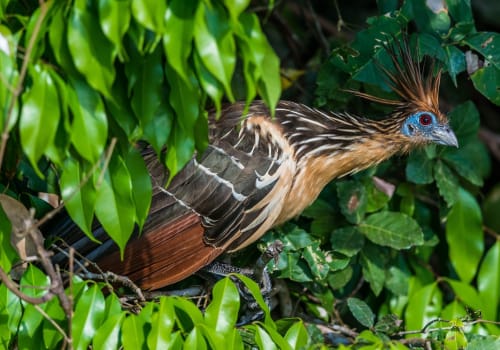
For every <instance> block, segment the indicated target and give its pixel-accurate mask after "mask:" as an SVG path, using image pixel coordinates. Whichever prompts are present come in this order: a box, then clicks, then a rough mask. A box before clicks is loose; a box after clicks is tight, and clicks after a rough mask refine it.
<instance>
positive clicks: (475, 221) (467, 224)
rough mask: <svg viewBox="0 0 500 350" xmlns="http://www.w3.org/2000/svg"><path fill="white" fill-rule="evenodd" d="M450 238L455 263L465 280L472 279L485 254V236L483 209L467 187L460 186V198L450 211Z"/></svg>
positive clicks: (452, 260) (447, 228) (449, 242)
mask: <svg viewBox="0 0 500 350" xmlns="http://www.w3.org/2000/svg"><path fill="white" fill-rule="evenodd" d="M446 240H447V242H448V246H449V256H450V262H451V264H452V265H453V267H454V268H455V271H456V272H457V274H458V276H459V277H460V279H461V280H462V281H463V282H465V283H468V282H470V281H471V280H472V279H473V278H474V276H475V274H476V270H477V267H478V264H479V262H480V260H481V257H482V255H483V251H484V240H483V230H482V218H481V210H480V208H479V206H478V204H477V202H476V200H475V199H474V197H473V196H472V195H471V194H470V193H469V192H467V191H465V190H464V189H463V188H459V189H458V193H457V201H456V203H455V205H454V206H453V207H452V208H451V210H450V212H449V214H448V218H447V222H446ZM464 256H466V257H467V259H464Z"/></svg>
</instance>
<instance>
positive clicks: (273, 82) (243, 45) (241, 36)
mask: <svg viewBox="0 0 500 350" xmlns="http://www.w3.org/2000/svg"><path fill="white" fill-rule="evenodd" d="M239 19H240V24H241V27H240V28H237V30H236V35H237V38H238V40H239V48H240V49H241V50H242V53H243V57H245V60H244V62H243V72H244V75H245V81H246V85H247V86H246V87H247V103H249V102H250V100H251V99H252V98H253V97H254V95H255V86H254V85H257V86H258V90H259V93H260V95H261V97H262V98H263V99H264V101H265V102H266V103H267V105H268V106H270V107H271V109H273V108H274V106H276V104H277V102H278V100H279V97H280V94H281V82H280V74H279V59H278V58H277V56H276V54H275V53H274V51H273V50H272V48H271V47H270V45H269V42H268V41H267V38H266V36H265V35H264V33H263V32H262V29H261V27H260V23H259V20H258V18H257V16H256V15H255V14H247V13H242V14H241V15H240V17H239Z"/></svg>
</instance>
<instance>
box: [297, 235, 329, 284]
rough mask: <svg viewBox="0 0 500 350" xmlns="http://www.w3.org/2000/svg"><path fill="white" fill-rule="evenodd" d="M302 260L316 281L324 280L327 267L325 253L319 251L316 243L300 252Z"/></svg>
mask: <svg viewBox="0 0 500 350" xmlns="http://www.w3.org/2000/svg"><path fill="white" fill-rule="evenodd" d="M302 256H303V258H304V260H305V261H306V262H307V264H308V265H309V268H310V270H311V273H312V275H313V276H314V278H315V279H317V280H324V279H325V278H326V276H327V275H328V271H329V270H330V269H329V265H328V262H327V256H326V254H325V252H323V251H322V250H321V248H320V247H319V243H318V242H314V244H312V245H309V246H307V247H305V248H304V250H303V251H302Z"/></svg>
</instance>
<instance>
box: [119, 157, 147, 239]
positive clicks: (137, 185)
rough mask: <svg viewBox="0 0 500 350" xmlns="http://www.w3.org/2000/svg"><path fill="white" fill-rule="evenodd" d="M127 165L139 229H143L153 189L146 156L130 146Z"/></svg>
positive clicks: (126, 160)
mask: <svg viewBox="0 0 500 350" xmlns="http://www.w3.org/2000/svg"><path fill="white" fill-rule="evenodd" d="M125 166H126V168H127V169H128V172H129V174H130V177H131V178H130V180H131V182H132V198H133V201H134V207H135V216H136V220H137V225H138V226H139V230H141V229H142V227H143V225H144V222H145V221H146V218H147V217H148V214H149V208H150V207H151V198H152V191H153V190H152V184H151V177H150V176H149V172H148V170H147V168H146V163H145V162H144V158H143V157H142V156H141V154H140V152H139V151H138V150H137V149H135V148H130V150H129V153H128V154H127V156H126V158H125Z"/></svg>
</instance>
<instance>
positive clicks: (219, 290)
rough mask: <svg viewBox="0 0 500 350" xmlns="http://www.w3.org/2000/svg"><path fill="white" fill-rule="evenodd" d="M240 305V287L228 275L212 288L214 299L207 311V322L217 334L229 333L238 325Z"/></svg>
mask: <svg viewBox="0 0 500 350" xmlns="http://www.w3.org/2000/svg"><path fill="white" fill-rule="evenodd" d="M239 307H240V295H239V293H238V289H237V288H236V286H235V285H234V283H233V282H232V281H231V279H230V278H228V277H226V278H224V279H222V280H220V281H219V282H217V283H216V284H215V286H214V288H213V290H212V301H211V303H210V304H209V305H208V307H207V309H206V311H205V322H206V324H207V325H208V326H209V327H212V328H213V329H214V330H215V331H216V332H217V334H221V335H224V334H229V333H231V332H232V330H233V328H234V326H235V325H236V321H237V318H238V310H239Z"/></svg>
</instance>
